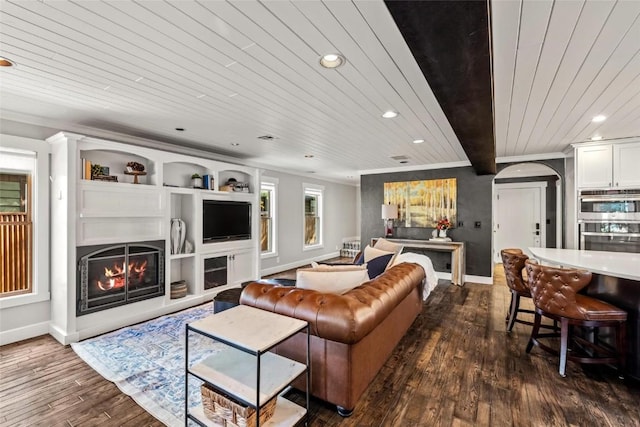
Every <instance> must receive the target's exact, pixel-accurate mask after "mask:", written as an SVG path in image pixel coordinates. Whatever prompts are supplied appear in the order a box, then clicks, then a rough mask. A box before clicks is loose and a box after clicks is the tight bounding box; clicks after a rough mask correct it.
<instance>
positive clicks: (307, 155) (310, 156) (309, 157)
mask: <svg viewBox="0 0 640 427" xmlns="http://www.w3.org/2000/svg"><path fill="white" fill-rule="evenodd" d="M304 157H305V159H313V154H305V155H304Z"/></svg>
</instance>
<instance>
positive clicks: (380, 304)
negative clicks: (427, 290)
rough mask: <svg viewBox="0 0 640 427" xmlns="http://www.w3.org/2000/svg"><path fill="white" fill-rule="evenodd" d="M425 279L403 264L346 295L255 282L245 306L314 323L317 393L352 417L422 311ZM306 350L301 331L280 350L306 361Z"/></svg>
mask: <svg viewBox="0 0 640 427" xmlns="http://www.w3.org/2000/svg"><path fill="white" fill-rule="evenodd" d="M424 278H425V272H424V270H423V269H422V267H420V266H419V265H418V264H410V263H402V264H398V265H396V266H393V267H392V268H390V269H388V270H387V271H385V272H384V273H382V274H381V275H380V276H378V277H376V278H375V279H373V280H370V281H368V282H365V283H363V284H362V285H360V286H358V287H357V288H355V289H352V290H350V291H348V292H346V293H344V294H342V295H336V294H329V293H321V292H317V291H313V290H307V289H298V288H291V287H280V286H272V285H267V284H261V283H255V282H254V283H251V284H249V285H248V286H247V287H246V288H245V289H244V291H243V292H242V295H241V297H240V303H241V304H244V305H249V306H253V307H257V308H260V309H264V310H269V311H273V312H275V313H280V314H284V315H287V316H291V317H295V318H298V319H303V320H306V321H308V322H309V325H310V328H311V394H312V395H313V396H315V397H318V398H320V399H322V400H325V401H327V402H330V403H333V404H335V405H337V407H338V412H339V413H340V415H342V416H349V415H351V412H352V411H353V409H354V407H355V405H356V403H357V402H358V399H359V398H360V396H361V395H362V393H364V391H365V389H366V388H367V386H368V385H369V383H371V381H372V380H373V378H374V377H375V376H376V374H377V373H378V371H379V370H380V368H382V365H383V364H384V363H385V361H386V360H387V359H388V358H389V356H390V355H391V353H392V352H393V349H394V348H395V346H396V345H397V344H398V342H399V341H400V339H401V338H402V337H403V336H404V334H405V332H406V331H407V329H408V328H409V327H410V326H411V324H412V323H413V321H414V320H415V318H416V316H417V315H418V314H419V313H420V311H421V310H422V282H423V280H424ZM306 348H307V346H306V333H299V334H297V335H295V336H294V337H292V338H291V339H290V340H288V341H286V342H284V343H282V344H280V345H279V346H278V347H276V348H275V349H274V351H275V352H277V353H278V354H282V355H284V356H286V357H289V358H292V359H295V360H298V361H300V362H303V363H304V362H305V361H306ZM295 386H296V387H297V388H300V389H301V390H304V389H305V382H304V381H299V382H298V383H296V384H295Z"/></svg>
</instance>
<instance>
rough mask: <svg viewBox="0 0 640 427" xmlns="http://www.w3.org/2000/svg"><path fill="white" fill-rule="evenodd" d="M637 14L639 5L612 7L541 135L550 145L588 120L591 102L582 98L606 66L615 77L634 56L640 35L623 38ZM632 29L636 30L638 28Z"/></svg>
mask: <svg viewBox="0 0 640 427" xmlns="http://www.w3.org/2000/svg"><path fill="white" fill-rule="evenodd" d="M639 14H640V2H620V3H617V4H616V6H615V7H614V9H613V11H612V13H611V15H610V17H609V19H608V20H607V22H606V24H605V26H604V28H603V30H602V32H601V33H600V34H599V35H598V38H597V39H596V41H595V43H594V45H593V47H592V49H591V50H590V52H589V54H588V56H587V57H586V58H585V61H584V63H583V64H582V66H581V68H580V71H579V74H578V75H577V76H576V77H577V78H576V79H575V80H574V82H572V84H571V86H570V87H569V90H568V91H567V96H566V97H565V101H564V102H563V103H562V105H561V106H560V108H558V114H557V115H556V116H555V117H554V119H553V120H552V121H551V122H550V125H549V127H548V128H547V129H546V130H545V132H544V133H543V138H544V139H547V140H552V141H553V140H558V139H562V137H561V136H559V135H564V132H568V131H569V130H570V126H572V125H573V124H575V122H576V121H577V120H585V119H589V118H588V117H584V115H585V113H586V111H585V109H586V108H587V107H588V105H590V104H591V101H589V100H588V99H586V98H585V95H586V94H587V93H588V91H589V88H590V87H591V86H593V85H594V84H595V85H597V81H598V76H599V75H601V74H603V73H605V74H606V72H607V63H608V62H611V64H612V65H613V66H614V67H615V70H613V72H614V73H615V71H617V70H618V69H619V67H620V66H621V65H623V64H626V63H628V62H629V60H630V59H631V57H632V56H633V55H635V53H637V52H638V40H640V39H639V38H638V37H637V36H638V35H639V34H640V32H639V31H635V36H636V37H631V38H626V35H627V34H629V30H630V29H632V28H633V25H634V23H636V22H637V19H638V16H639ZM636 28H637V29H640V26H638V27H636ZM625 40H626V43H625ZM605 84H606V82H605ZM596 92H597V88H596ZM574 111H575V113H574Z"/></svg>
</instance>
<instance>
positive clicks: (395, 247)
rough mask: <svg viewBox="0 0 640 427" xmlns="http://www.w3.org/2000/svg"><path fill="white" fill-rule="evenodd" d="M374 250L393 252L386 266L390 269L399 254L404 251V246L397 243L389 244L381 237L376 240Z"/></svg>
mask: <svg viewBox="0 0 640 427" xmlns="http://www.w3.org/2000/svg"><path fill="white" fill-rule="evenodd" d="M373 247H374V248H375V249H380V250H382V251H387V252H393V256H392V257H391V261H389V264H387V269H389V268H391V267H392V266H393V265H394V261H395V259H396V258H397V257H398V255H400V252H402V250H403V249H404V245H400V244H398V243H394V242H390V241H388V240H387V239H383V238H382V237H381V238H379V239H378V240H376V244H375V245H373Z"/></svg>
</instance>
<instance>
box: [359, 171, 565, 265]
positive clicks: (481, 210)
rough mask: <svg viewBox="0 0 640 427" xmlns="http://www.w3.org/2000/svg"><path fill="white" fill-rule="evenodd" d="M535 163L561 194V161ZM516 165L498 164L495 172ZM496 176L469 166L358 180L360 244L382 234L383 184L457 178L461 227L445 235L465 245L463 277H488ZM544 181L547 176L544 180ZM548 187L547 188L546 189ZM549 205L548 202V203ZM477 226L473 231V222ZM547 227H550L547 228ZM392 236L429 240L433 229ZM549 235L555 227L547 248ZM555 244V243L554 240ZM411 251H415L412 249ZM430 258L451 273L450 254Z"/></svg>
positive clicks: (399, 230)
mask: <svg viewBox="0 0 640 427" xmlns="http://www.w3.org/2000/svg"><path fill="white" fill-rule="evenodd" d="M536 163H541V164H545V165H547V166H549V167H551V168H552V169H553V170H555V171H556V172H557V173H558V174H559V175H560V176H561V177H562V180H563V181H562V184H563V185H562V187H561V188H562V189H561V191H562V194H564V159H551V160H542V161H538V162H536ZM512 164H516V163H501V164H499V165H498V170H502V169H504V168H506V167H507V166H510V165H512ZM494 177H495V175H476V173H475V172H474V169H473V168H472V167H470V166H468V167H460V168H450V169H434V170H421V171H405V172H393V173H383V174H375V175H363V176H362V177H361V181H360V185H361V187H360V196H361V205H362V207H361V209H362V212H361V218H362V225H361V230H360V235H361V238H362V244H363V245H366V244H368V243H369V242H370V241H371V238H373V237H380V236H382V235H383V234H384V221H383V220H382V218H381V206H382V204H383V203H384V183H385V182H399V181H417V180H424V179H443V178H456V179H457V184H458V200H457V205H458V219H457V220H458V222H462V223H463V226H462V227H458V225H457V224H456V225H455V228H453V229H452V230H449V232H448V235H449V236H450V237H451V238H452V239H453V240H456V241H462V242H465V248H466V263H467V269H466V274H469V275H474V276H485V277H490V276H491V274H492V271H491V266H492V263H491V240H492V211H491V209H492V195H493V179H494ZM540 179H541V178H540V177H533V178H526V179H525V181H536V180H537V181H539V180H540ZM544 179H545V180H546V179H547V178H546V177H545V178H544ZM549 187H552V188H553V190H554V195H553V197H551V196H550V195H549V194H548V195H547V200H548V202H549V198H553V205H554V209H553V215H552V216H551V212H548V215H549V218H551V219H552V222H555V220H556V219H555V216H556V215H555V181H554V183H553V184H551V183H550V184H549ZM549 187H547V188H549ZM548 204H549V203H548ZM476 222H479V223H480V227H479V228H476V227H475V223H476ZM548 227H549V226H548ZM394 231H395V237H397V238H408V239H429V238H430V237H431V232H432V231H433V228H415V227H414V228H405V227H400V228H395V230H394ZM549 236H553V238H554V239H555V226H554V228H553V231H552V232H550V231H549V228H548V229H547V237H548V238H547V245H548V246H551V245H550V240H549ZM554 243H555V241H554ZM412 251H414V250H413V249H412ZM425 253H427V254H428V255H429V258H431V261H432V262H433V267H434V268H435V269H436V271H451V268H450V267H448V264H449V263H450V261H451V256H450V254H449V253H438V252H433V251H428V252H426V251H425Z"/></svg>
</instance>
